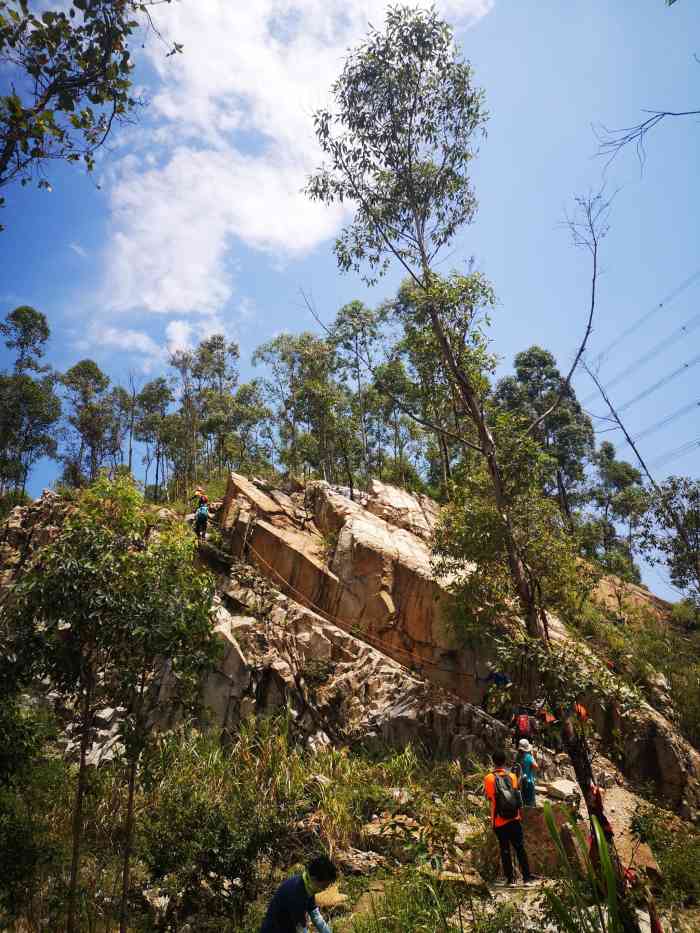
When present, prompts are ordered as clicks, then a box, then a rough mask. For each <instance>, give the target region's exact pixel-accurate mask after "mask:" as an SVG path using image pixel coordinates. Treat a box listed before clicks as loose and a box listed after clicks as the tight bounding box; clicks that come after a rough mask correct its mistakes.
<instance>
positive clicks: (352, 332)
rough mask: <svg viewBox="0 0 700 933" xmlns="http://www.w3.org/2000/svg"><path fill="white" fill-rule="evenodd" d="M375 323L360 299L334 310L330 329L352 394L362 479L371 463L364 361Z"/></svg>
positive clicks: (376, 327) (367, 358) (368, 361)
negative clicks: (362, 470)
mask: <svg viewBox="0 0 700 933" xmlns="http://www.w3.org/2000/svg"><path fill="white" fill-rule="evenodd" d="M379 326H380V321H379V317H378V315H377V314H376V312H374V311H372V310H370V309H369V308H367V307H366V306H365V305H364V304H363V303H362V302H361V301H351V302H350V303H349V304H346V305H343V307H342V308H341V309H340V310H339V311H338V313H337V314H336V317H335V321H334V322H333V326H332V328H331V332H330V340H331V345H332V346H333V348H334V350H335V352H336V354H337V355H338V359H339V369H340V372H341V373H342V374H347V375H346V379H347V381H348V384H349V385H351V387H352V389H351V390H352V391H354V393H355V405H356V407H357V414H358V422H359V426H360V438H361V441H362V463H363V468H364V473H365V477H366V478H369V475H370V472H371V466H370V453H369V443H368V439H367V411H366V409H367V400H366V398H365V385H364V378H365V372H366V369H367V366H368V364H369V365H371V357H372V349H371V348H372V345H373V344H374V343H375V341H376V340H377V337H378V335H379Z"/></svg>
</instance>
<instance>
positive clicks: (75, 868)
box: [66, 677, 92, 933]
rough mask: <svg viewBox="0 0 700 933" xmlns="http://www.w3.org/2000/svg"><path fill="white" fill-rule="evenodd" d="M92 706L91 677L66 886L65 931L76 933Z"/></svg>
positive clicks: (83, 715) (85, 697)
mask: <svg viewBox="0 0 700 933" xmlns="http://www.w3.org/2000/svg"><path fill="white" fill-rule="evenodd" d="M91 707H92V677H90V679H89V680H88V683H87V684H86V686H85V692H84V694H83V708H82V710H81V719H82V734H81V736H80V766H79V769H78V786H77V788H76V792H75V803H74V805H73V854H72V857H71V866H70V885H69V888H68V918H67V922H66V933H76V931H77V930H78V925H77V922H76V920H77V918H76V906H77V904H76V902H77V894H78V874H79V871H80V842H81V839H80V835H81V832H82V828H83V800H84V798H85V785H86V780H85V779H86V776H87V765H86V763H85V759H86V757H87V748H88V741H89V739H90V727H91V725H92V723H91V718H92V717H91V716H90V710H91Z"/></svg>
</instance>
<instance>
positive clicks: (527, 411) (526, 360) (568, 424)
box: [494, 346, 595, 526]
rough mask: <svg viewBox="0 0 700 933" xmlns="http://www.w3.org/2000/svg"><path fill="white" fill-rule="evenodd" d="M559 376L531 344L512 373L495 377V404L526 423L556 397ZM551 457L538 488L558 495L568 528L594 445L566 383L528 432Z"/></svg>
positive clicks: (544, 352)
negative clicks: (551, 469)
mask: <svg viewBox="0 0 700 933" xmlns="http://www.w3.org/2000/svg"><path fill="white" fill-rule="evenodd" d="M563 382H564V379H563V377H562V375H561V373H560V372H559V369H558V368H557V365H556V361H555V359H554V357H553V356H552V354H551V353H549V351H547V350H543V349H542V348H541V347H537V346H533V347H530V348H529V349H528V350H525V351H523V352H522V353H518V354H517V355H516V357H515V375H514V376H506V377H505V378H504V379H501V380H500V382H499V383H498V385H497V386H496V390H495V393H494V398H495V401H496V404H498V405H500V406H502V407H503V408H505V409H506V410H507V411H511V412H514V413H517V414H519V415H520V416H521V417H522V418H523V419H524V420H525V421H526V422H527V423H532V422H535V421H537V420H538V419H539V417H540V416H541V415H542V414H543V413H545V412H547V411H548V410H549V409H550V408H551V405H552V402H553V401H554V399H556V398H557V396H558V395H559V393H560V391H561V388H562V384H563ZM533 433H534V436H535V438H536V439H537V440H538V441H539V442H540V444H541V445H542V447H543V449H544V450H545V451H546V452H547V453H548V454H550V455H551V456H552V457H553V459H554V463H555V466H554V475H553V476H552V474H551V473H550V474H549V475H546V474H545V475H544V477H543V479H544V482H545V487H544V491H545V493H547V494H548V495H551V494H555V495H557V496H558V499H559V504H560V507H561V510H562V514H563V515H564V516H565V518H566V520H567V521H568V523H569V525H571V526H573V515H572V510H573V508H574V506H575V504H576V501H575V500H576V498H577V496H576V493H577V492H579V493H580V492H581V491H582V489H581V487H582V484H583V481H584V479H585V466H586V463H587V462H588V461H589V460H590V458H591V457H592V455H593V449H594V445H595V441H594V435H593V425H592V423H591V419H590V418H589V417H588V415H587V414H586V413H585V412H584V411H583V409H582V408H581V405H580V404H579V402H578V400H577V398H576V393H575V392H574V390H573V388H572V386H571V385H570V384H569V385H568V386H567V387H566V388H565V391H564V395H563V398H562V400H561V402H560V403H559V405H558V406H557V408H556V409H555V411H553V412H551V413H550V414H548V415H546V417H545V418H544V419H543V420H542V421H540V422H539V424H538V425H537V428H536V429H535V431H534V432H533Z"/></svg>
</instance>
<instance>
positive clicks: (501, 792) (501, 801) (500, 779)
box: [493, 772, 523, 820]
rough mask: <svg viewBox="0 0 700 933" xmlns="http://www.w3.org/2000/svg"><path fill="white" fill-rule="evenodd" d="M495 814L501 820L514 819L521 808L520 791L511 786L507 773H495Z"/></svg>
mask: <svg viewBox="0 0 700 933" xmlns="http://www.w3.org/2000/svg"><path fill="white" fill-rule="evenodd" d="M493 776H494V778H495V782H496V816H500V817H501V819H503V820H514V819H515V818H516V817H517V815H518V811H519V810H521V809H522V806H523V798H522V794H521V793H520V791H519V790H518V789H517V788H516V787H513V782H512V781H511V779H510V775H509V774H496V773H495V772H494V775H493Z"/></svg>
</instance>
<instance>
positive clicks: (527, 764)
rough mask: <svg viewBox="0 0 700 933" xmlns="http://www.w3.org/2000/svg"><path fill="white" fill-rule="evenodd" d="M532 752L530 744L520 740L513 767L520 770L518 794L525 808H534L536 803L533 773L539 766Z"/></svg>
mask: <svg viewBox="0 0 700 933" xmlns="http://www.w3.org/2000/svg"><path fill="white" fill-rule="evenodd" d="M532 751H533V749H532V745H531V744H530V742H528V740H527V739H520V741H519V742H518V755H517V758H516V760H515V761H516V765H515V766H516V767H517V768H519V769H520V775H519V776H520V793H521V795H522V798H523V805H524V806H526V807H534V806H535V802H536V801H535V798H536V792H535V772H536V771H538V770H539V766H538V764H537V761H536V760H535V756H534V755H533V753H532ZM514 770H515V768H514Z"/></svg>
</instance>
